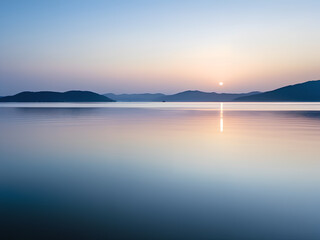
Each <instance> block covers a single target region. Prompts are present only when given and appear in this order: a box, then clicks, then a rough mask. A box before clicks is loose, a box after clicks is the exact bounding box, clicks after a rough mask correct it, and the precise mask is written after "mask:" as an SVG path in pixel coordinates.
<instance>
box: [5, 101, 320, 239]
mask: <svg viewBox="0 0 320 240" xmlns="http://www.w3.org/2000/svg"><path fill="white" fill-rule="evenodd" d="M5 106H6V107H4V106H2V107H1V106H0V154H1V155H0V219H1V231H0V235H1V236H0V238H1V239H36V238H38V239H254V240H258V239H259V240H263V239H272V240H274V239H281V240H283V239H290V240H291V239H301V240H308V239H320V227H319V223H320V191H319V182H320V104H310V105H308V104H305V105H303V104H287V105H286V104H247V105H246V104H242V105H241V104H239V105H232V104H231V103H230V104H229V105H228V104H224V105H220V104H217V103H203V104H202V103H197V104H192V103H190V104H188V103H180V104H171V105H170V103H165V105H160V104H159V103H157V104H154V105H153V104H119V103H117V104H110V105H99V104H97V105H90V104H85V105H77V104H72V105H63V104H57V105H54V104H49V105H41V104H37V105H32V104H31V105H28V104H25V105H20V106H19V105H11V106H9V107H8V106H7V105H5Z"/></svg>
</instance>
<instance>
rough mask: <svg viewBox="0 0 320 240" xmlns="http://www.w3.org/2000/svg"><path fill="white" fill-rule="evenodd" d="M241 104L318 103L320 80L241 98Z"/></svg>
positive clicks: (319, 99)
mask: <svg viewBox="0 0 320 240" xmlns="http://www.w3.org/2000/svg"><path fill="white" fill-rule="evenodd" d="M236 101H241V102H318V101H320V80H317V81H309V82H304V83H299V84H295V85H290V86H286V87H282V88H278V89H275V90H273V91H269V92H264V93H260V94H255V95H251V96H244V97H239V98H237V99H236Z"/></svg>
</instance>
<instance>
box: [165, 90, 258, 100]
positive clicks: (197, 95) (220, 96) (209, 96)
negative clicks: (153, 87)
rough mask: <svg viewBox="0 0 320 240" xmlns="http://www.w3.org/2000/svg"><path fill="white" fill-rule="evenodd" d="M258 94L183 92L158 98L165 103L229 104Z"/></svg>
mask: <svg viewBox="0 0 320 240" xmlns="http://www.w3.org/2000/svg"><path fill="white" fill-rule="evenodd" d="M257 93H260V92H250V93H215V92H201V91H185V92H181V93H177V94H174V95H168V96H164V97H162V98H160V99H159V100H161V101H166V102H230V101H233V100H234V99H236V98H238V97H242V96H250V95H253V94H257Z"/></svg>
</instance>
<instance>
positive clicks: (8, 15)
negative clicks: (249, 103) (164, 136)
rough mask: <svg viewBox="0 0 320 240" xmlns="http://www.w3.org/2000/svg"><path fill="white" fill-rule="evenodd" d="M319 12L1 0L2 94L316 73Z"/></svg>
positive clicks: (257, 86)
mask: <svg viewBox="0 0 320 240" xmlns="http://www.w3.org/2000/svg"><path fill="white" fill-rule="evenodd" d="M319 12H320V1H319V0H313V1H312V0H300V1H295V0H268V1H257V0H254V1H248V0H242V1H241V0H238V1H236V0H220V1H214V0H211V1H201V0H194V1H188V0H183V1H174V0H161V1H158V0H149V1H139V0H131V1H129V0H127V1H122V0H114V1H101V0H87V1H82V0H68V1H67V0H61V1H59V0H52V1H49V0H48V1H42V0H21V1H18V0H1V1H0V36H1V37H0V95H8V94H15V93H17V92H20V91H24V90H31V91H38V90H56V91H65V90H70V89H81V90H92V91H96V92H99V93H106V92H115V93H140V92H152V93H153V92H164V93H175V92H178V91H183V90H188V89H193V90H194V89H198V90H202V91H218V92H246V91H252V90H261V91H264V90H271V89H274V88H277V87H281V86H283V85H287V84H293V83H297V82H303V81H308V80H316V79H320V31H319V24H320V14H319ZM220 81H223V82H224V83H225V84H224V86H223V87H222V88H221V87H219V86H218V82H220Z"/></svg>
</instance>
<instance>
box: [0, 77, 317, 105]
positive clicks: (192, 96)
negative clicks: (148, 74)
mask: <svg viewBox="0 0 320 240" xmlns="http://www.w3.org/2000/svg"><path fill="white" fill-rule="evenodd" d="M115 101H119V102H318V101H320V80H315V81H308V82H304V83H299V84H295V85H289V86H285V87H281V88H278V89H275V90H272V91H267V92H258V91H255V92H249V93H216V92H202V91H198V90H193V91H191V90H188V91H184V92H180V93H177V94H173V95H166V94H162V93H142V94H113V93H106V94H104V95H101V94H98V93H94V92H90V91H68V92H62V93H61V92H52V91H41V92H21V93H18V94H16V95H13V96H7V97H0V102H115Z"/></svg>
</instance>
